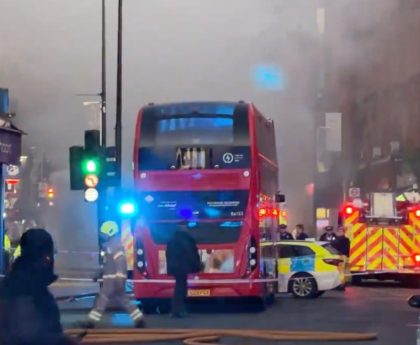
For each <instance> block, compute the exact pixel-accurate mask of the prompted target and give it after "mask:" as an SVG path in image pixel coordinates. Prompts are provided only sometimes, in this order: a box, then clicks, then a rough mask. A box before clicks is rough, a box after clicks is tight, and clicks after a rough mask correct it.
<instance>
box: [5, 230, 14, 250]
mask: <svg viewBox="0 0 420 345" xmlns="http://www.w3.org/2000/svg"><path fill="white" fill-rule="evenodd" d="M4 250H5V251H6V252H8V253H10V251H11V250H12V245H11V243H10V238H9V236H8V235H7V234H6V235H4Z"/></svg>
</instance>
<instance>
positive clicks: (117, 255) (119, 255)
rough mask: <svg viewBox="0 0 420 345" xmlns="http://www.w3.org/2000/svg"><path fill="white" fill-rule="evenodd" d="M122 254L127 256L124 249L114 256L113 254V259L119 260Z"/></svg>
mask: <svg viewBox="0 0 420 345" xmlns="http://www.w3.org/2000/svg"><path fill="white" fill-rule="evenodd" d="M121 256H125V254H124V252H123V251H120V252H117V253H115V254H114V256H113V259H114V260H117V259H118V258H119V257H121Z"/></svg>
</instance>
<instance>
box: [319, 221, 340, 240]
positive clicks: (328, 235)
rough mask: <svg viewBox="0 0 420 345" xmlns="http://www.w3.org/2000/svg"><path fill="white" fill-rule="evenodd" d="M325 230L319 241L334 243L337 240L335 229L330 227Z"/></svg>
mask: <svg viewBox="0 0 420 345" xmlns="http://www.w3.org/2000/svg"><path fill="white" fill-rule="evenodd" d="M324 230H325V232H324V233H323V234H322V235H321V237H320V238H319V240H320V241H324V242H333V241H334V240H335V238H336V236H335V233H334V227H332V226H331V225H328V226H326V227H325V228H324Z"/></svg>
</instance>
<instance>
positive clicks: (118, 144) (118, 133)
mask: <svg viewBox="0 0 420 345" xmlns="http://www.w3.org/2000/svg"><path fill="white" fill-rule="evenodd" d="M122 16H123V0H118V44H117V101H116V103H117V104H116V117H115V154H116V165H117V176H118V184H119V185H120V186H121V171H122V123H121V122H122V120H121V117H122V90H121V87H122Z"/></svg>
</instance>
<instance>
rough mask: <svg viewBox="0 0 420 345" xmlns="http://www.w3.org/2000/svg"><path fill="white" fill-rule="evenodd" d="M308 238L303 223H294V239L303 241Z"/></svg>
mask: <svg viewBox="0 0 420 345" xmlns="http://www.w3.org/2000/svg"><path fill="white" fill-rule="evenodd" d="M307 238H308V235H307V234H306V232H305V228H304V226H303V224H297V225H296V239H297V240H299V241H304V240H306V239H307Z"/></svg>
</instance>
